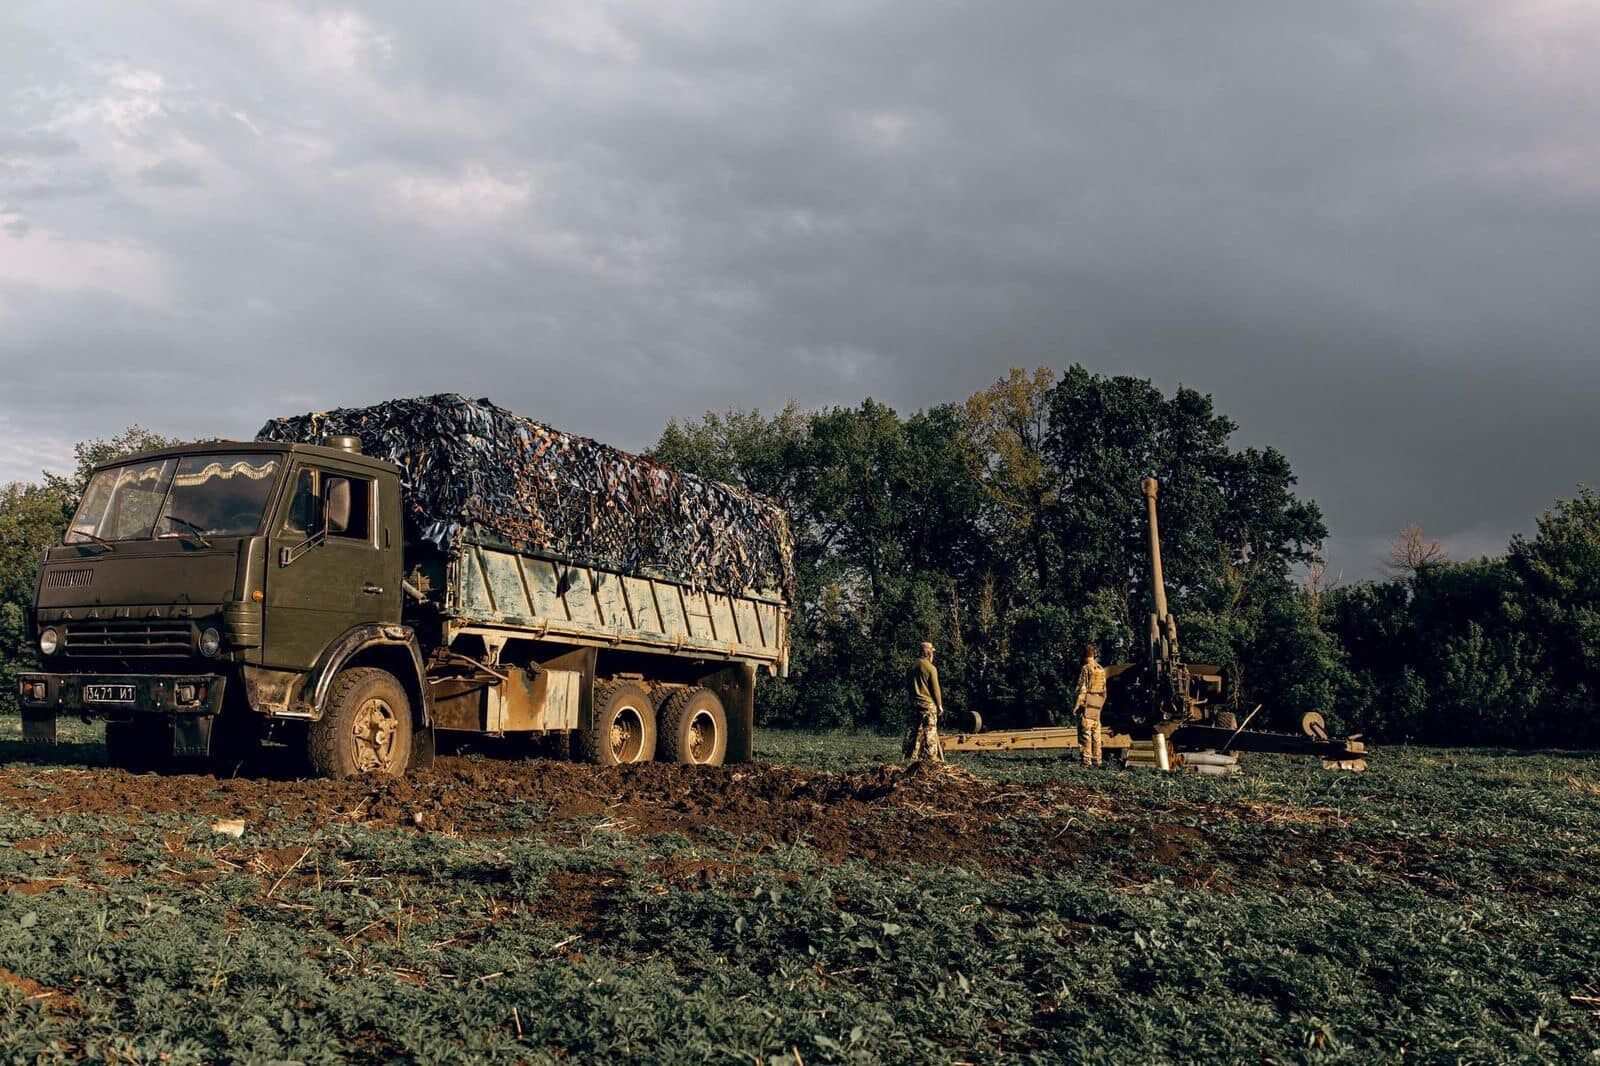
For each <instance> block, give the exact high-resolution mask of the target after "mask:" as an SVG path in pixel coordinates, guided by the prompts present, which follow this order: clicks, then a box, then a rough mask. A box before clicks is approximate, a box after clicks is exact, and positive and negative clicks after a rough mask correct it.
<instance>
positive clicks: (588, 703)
mask: <svg viewBox="0 0 1600 1066" xmlns="http://www.w3.org/2000/svg"><path fill="white" fill-rule="evenodd" d="M430 399H431V400H438V399H441V398H430ZM443 399H445V400H446V401H447V402H450V403H457V404H458V405H464V406H458V407H456V408H449V410H453V411H456V412H457V413H458V414H459V413H460V412H467V413H469V414H472V415H474V416H475V417H479V418H487V419H488V421H489V423H490V425H491V428H492V427H494V426H499V427H500V429H499V430H496V431H495V432H494V433H491V437H492V438H493V439H494V440H496V441H498V442H499V443H497V444H495V445H494V447H492V448H490V449H488V451H487V452H486V451H485V450H484V445H483V439H482V437H481V436H479V435H473V434H458V435H457V437H455V438H450V439H448V440H445V441H444V442H443V443H441V442H440V441H438V440H431V439H426V438H431V437H436V436H437V434H438V431H437V430H426V429H424V430H423V431H422V433H421V434H420V435H419V433H417V432H408V431H407V430H406V428H405V426H406V425H407V421H406V419H407V417H410V418H411V419H412V422H415V418H414V416H405V417H400V416H396V417H397V418H398V423H399V424H400V425H401V427H402V428H401V430H400V431H399V432H398V436H397V435H396V433H395V432H389V437H390V439H389V441H388V445H389V448H390V452H391V456H392V457H393V458H395V459H398V460H399V462H394V461H390V460H389V458H384V457H379V456H376V455H372V454H368V453H367V452H366V451H365V450H364V449H363V447H362V442H361V441H360V440H359V439H357V438H356V437H355V436H351V435H346V434H332V433H324V434H321V435H320V436H319V439H320V440H321V443H305V442H301V441H281V440H265V441H261V440H258V441H254V442H249V443H239V442H231V441H218V442H214V443H209V444H196V445H188V446H183V447H175V448H165V449H161V450H157V451H151V452H146V453H144V454H141V455H138V456H135V457H133V458H129V459H125V460H119V461H117V462H114V463H110V464H107V465H105V466H102V467H100V468H98V469H97V470H96V471H95V472H94V475H93V477H92V479H91V481H90V483H89V486H88V489H87V491H86V492H85V494H84V497H83V500H82V503H81V504H80V506H79V507H78V510H77V513H76V514H75V515H74V517H73V519H72V522H71V525H70V527H69V528H68V531H67V533H66V534H65V536H64V538H63V542H62V543H61V544H59V545H57V546H55V547H52V548H51V549H49V551H48V552H47V553H46V554H45V557H44V559H43V562H42V565H41V567H40V573H39V579H38V587H37V591H36V596H35V607H34V616H33V623H34V630H35V633H36V636H37V640H38V648H39V653H40V655H41V657H42V662H43V663H44V665H45V666H46V670H45V671H43V672H38V673H29V674H25V675H23V676H22V677H21V679H20V687H21V692H20V696H21V702H22V714H23V723H24V731H25V734H26V735H27V736H28V737H30V738H33V739H36V740H41V741H50V740H53V739H54V737H55V729H56V720H57V717H58V716H59V715H63V714H68V715H82V716H85V717H86V718H95V717H97V718H102V719H104V720H105V727H106V734H105V735H106V745H107V749H108V752H109V757H110V760H111V761H112V762H113V763H114V764H116V765H120V766H124V767H128V768H147V767H155V766H157V765H159V764H161V763H163V762H164V761H166V760H168V759H171V758H174V757H183V756H191V757H203V756H208V755H210V756H216V757H220V758H233V757H234V756H236V755H238V754H240V753H244V752H248V751H250V750H251V749H253V747H254V746H255V745H256V744H258V743H260V742H261V741H263V740H267V739H271V740H273V741H276V742H281V743H287V744H289V745H291V746H293V747H295V748H297V749H299V750H301V751H303V752H304V753H305V756H306V759H307V760H308V762H309V767H310V769H312V770H313V771H314V772H316V773H319V774H322V775H327V776H335V777H343V776H351V775H362V774H391V775H398V774H402V773H404V772H405V770H406V769H407V768H408V767H416V766H419V765H423V764H425V763H427V762H428V761H429V760H430V759H431V758H432V756H433V753H434V751H435V743H436V737H443V738H446V739H448V738H449V737H450V736H452V735H454V736H456V737H460V736H464V735H470V734H488V735H491V736H495V737H506V738H518V737H520V738H523V739H524V740H527V739H531V738H540V737H544V738H550V739H552V740H553V741H555V743H554V744H553V745H552V746H553V747H559V748H560V749H561V750H563V751H567V750H570V752H571V753H572V754H574V755H575V756H577V757H579V758H582V759H584V760H587V761H589V762H592V763H597V764H601V765H614V764H618V763H631V762H643V761H648V760H652V759H664V760H671V761H674V762H680V763H696V764H705V765H714V764H719V763H722V762H723V761H725V760H727V761H739V760H745V759H749V758H750V756H751V741H752V730H753V722H754V697H755V688H756V675H757V672H758V671H766V672H767V673H769V674H772V675H783V674H785V673H786V672H787V668H788V655H789V645H788V619H789V607H788V602H787V597H786V595H785V590H784V588H782V587H781V584H782V583H781V582H780V581H774V582H773V586H774V587H767V588H754V587H742V588H728V587H723V588H717V587H710V586H709V585H708V583H707V581H706V580H705V575H706V573H708V572H710V571H708V570H707V569H706V568H705V567H704V566H701V567H700V568H699V569H696V566H695V561H694V559H690V560H689V562H688V563H686V564H685V565H684V566H682V567H680V568H679V570H678V572H676V573H667V572H665V570H664V569H663V568H662V567H661V565H659V564H660V563H661V560H660V559H659V558H656V559H649V558H646V559H642V560H641V559H638V558H635V556H637V554H638V553H637V552H636V551H634V548H635V547H636V546H635V545H634V544H633V543H632V541H631V540H630V537H631V534H629V535H624V536H622V537H621V538H620V539H618V540H617V543H616V545H614V550H613V551H612V552H611V554H610V555H609V556H607V555H606V553H604V552H596V553H593V557H592V558H587V559H586V558H584V557H583V555H582V552H583V547H584V545H583V536H582V530H583V529H585V528H595V527H594V525H593V522H594V516H595V515H597V514H600V513H601V511H602V510H603V509H604V508H610V509H612V510H616V509H617V508H619V507H620V508H624V509H625V508H626V507H627V506H629V504H628V503H627V501H626V500H623V501H621V502H620V503H619V502H618V500H617V498H616V497H617V489H616V486H617V484H619V483H620V482H619V478H620V477H622V475H619V474H617V473H616V471H618V470H621V471H623V472H624V473H625V474H627V476H628V477H631V478H633V480H634V481H636V482H638V483H640V484H646V485H649V486H652V489H651V493H647V494H643V495H644V496H647V497H648V498H645V499H643V501H642V502H641V503H639V504H638V506H639V507H641V508H646V507H654V508H655V512H656V518H655V519H654V520H653V524H652V525H651V526H650V528H651V529H654V530H655V533H654V534H652V535H653V536H655V538H656V539H657V540H660V541H662V542H663V543H667V542H669V541H670V542H671V543H672V544H675V545H677V546H678V549H677V550H679V554H680V556H684V557H685V558H687V556H685V555H684V553H685V552H687V553H688V555H694V553H695V552H696V551H698V552H699V553H700V556H702V557H703V556H705V555H706V553H707V552H714V551H722V552H723V554H727V552H728V548H727V542H728V541H729V539H730V534H729V533H728V531H726V530H723V531H720V532H717V533H716V538H715V541H714V543H713V542H710V541H707V539H706V532H705V531H704V530H699V529H695V528H689V527H690V526H692V525H693V522H694V513H695V512H694V508H693V507H691V506H689V505H688V504H686V503H684V501H683V499H681V498H680V497H686V496H687V497H692V499H693V500H708V499H709V500H712V501H713V502H715V501H718V500H720V501H722V504H723V505H724V506H725V507H726V506H734V507H735V508H736V509H741V508H742V509H743V510H742V511H741V513H745V512H751V513H755V514H756V515H757V517H758V518H760V519H761V521H762V522H765V523H770V529H771V530H774V531H776V533H775V535H776V536H778V537H779V539H781V543H776V542H774V543H776V548H775V549H774V550H777V551H779V552H781V553H783V558H782V562H783V563H784V565H788V558H787V554H786V553H787V552H788V551H789V548H788V542H787V527H786V525H785V524H784V522H783V520H782V517H781V513H780V514H777V515H774V514H773V513H772V509H771V505H770V504H768V503H766V502H765V501H761V500H760V499H759V498H752V497H749V495H748V494H739V493H738V491H737V490H734V489H731V488H729V487H727V486H719V485H716V484H715V483H710V482H705V481H702V480H700V479H691V478H689V476H688V475H683V474H679V473H677V472H675V471H668V470H666V468H663V467H661V466H660V465H659V464H653V463H650V462H649V461H648V460H644V459H640V458H638V457H633V456H627V455H626V454H625V453H620V452H617V451H615V450H614V449H607V448H605V446H603V445H598V444H595V443H594V442H592V441H586V440H584V439H583V438H575V437H569V436H566V435H564V434H558V433H555V431H551V430H548V427H542V426H539V425H538V424H537V423H529V422H527V421H526V420H521V419H518V418H517V416H512V415H510V413H509V412H504V411H501V410H500V409H498V408H493V407H492V406H487V407H486V406H485V405H486V404H487V401H465V400H462V398H460V397H448V398H443ZM398 402H399V401H397V403H398ZM417 402H418V403H422V404H427V403H428V402H430V401H417ZM436 406H437V405H436ZM424 409H426V408H424ZM371 410H375V409H365V410H364V411H357V412H354V413H353V414H352V418H353V419H354V421H355V422H357V423H360V422H361V418H360V417H355V416H361V415H364V414H366V413H367V412H369V411H371ZM485 411H488V412H490V413H489V414H487V415H485V413H484V412H485ZM391 414H392V412H391ZM335 421H336V420H335ZM350 421H351V419H346V422H350ZM369 421H370V420H369ZM395 423H396V418H391V419H390V422H389V423H387V424H390V425H391V429H392V425H393V424H395ZM312 424H313V425H314V424H315V422H313V423H312ZM323 424H330V423H328V422H327V420H326V419H324V423H323ZM530 426H531V427H534V429H535V430H538V431H540V432H542V433H543V436H542V437H541V436H539V435H538V434H537V433H534V432H531V431H530V429H529V427H530ZM412 429H415V426H412ZM279 430H281V425H280V426H279ZM269 431H271V432H269ZM274 432H276V433H277V435H279V436H283V435H285V434H284V433H282V432H278V431H275V430H273V424H271V423H269V427H268V430H267V431H264V432H263V436H271V435H273V433H274ZM482 432H483V431H482V430H480V431H479V433H480V434H481V433H482ZM287 435H291V436H292V435H294V434H287ZM541 440H542V441H543V442H544V444H545V445H546V446H548V444H549V443H550V441H551V440H557V441H558V443H559V444H560V445H561V448H562V449H564V454H566V455H568V456H569V458H571V457H572V456H576V457H577V458H578V459H582V460H584V461H585V463H587V465H588V467H593V466H595V461H591V457H592V456H593V455H600V457H601V459H602V460H603V462H601V463H600V464H599V467H598V468H599V469H604V470H609V471H611V473H610V474H608V475H606V476H605V477H604V478H602V480H601V482H599V483H596V484H593V485H591V486H589V487H585V486H584V485H582V484H565V485H563V484H555V481H554V479H553V478H552V477H550V476H547V474H548V472H547V471H543V468H541V466H540V463H539V460H540V459H541V457H542V456H543V455H545V454H546V451H547V449H546V448H544V447H541V448H539V449H538V451H539V452H540V455H535V454H534V451H535V445H536V444H537V443H538V441H541ZM463 441H464V442H465V443H462V442H463ZM467 444H470V445H471V446H472V447H474V448H476V449H477V451H475V452H472V453H471V456H470V459H469V461H470V463H471V464H472V468H471V469H466V468H463V467H462V466H461V465H460V464H457V465H456V466H455V467H451V466H449V465H448V464H445V465H443V466H441V464H440V463H439V462H437V459H438V454H439V453H440V450H441V449H444V450H446V451H448V449H449V448H451V447H458V446H459V447H466V445H467ZM402 463H404V464H409V468H408V467H407V466H403V465H401V464H402ZM429 464H432V465H431V466H430V465H429ZM508 465H516V466H517V467H518V469H519V470H520V471H521V474H520V477H521V481H516V479H513V491H511V492H510V493H509V494H507V496H506V498H505V499H502V500H500V501H499V502H498V503H497V504H495V506H494V507H486V505H485V498H486V497H487V496H489V495H492V493H490V492H489V490H488V489H486V488H485V487H484V485H485V484H486V483H487V482H485V481H484V479H485V478H492V477H499V478H500V479H501V482H502V483H504V480H505V478H504V470H503V468H504V467H505V466H508ZM568 465H569V466H572V465H573V464H572V463H571V462H569V464H568ZM575 468H576V467H575ZM585 468H587V467H585ZM468 475H471V478H468ZM454 478H468V480H470V481H471V484H470V486H468V488H467V489H466V490H462V489H461V486H460V485H459V484H457V483H456V482H455V481H454V480H451V479H454ZM623 480H626V478H623ZM536 481H537V482H538V485H537V486H536V485H535V482H536ZM516 485H522V486H523V489H524V490H526V492H530V493H531V492H532V491H533V489H534V488H536V487H537V488H538V491H539V492H540V493H541V494H542V501H541V502H540V504H539V506H533V505H532V504H529V503H528V501H527V499H524V498H522V497H520V496H519V495H518V490H516ZM686 485H687V486H688V487H687V488H685V487H684V486H686ZM663 486H665V488H663ZM674 487H676V488H674ZM669 490H670V491H669ZM690 490H692V491H690ZM452 493H454V494H455V496H459V497H460V500H461V501H464V502H460V503H459V504H458V505H452V506H454V507H455V510H453V511H450V513H448V514H445V515H443V516H442V517H441V512H440V509H439V507H438V506H437V501H438V499H440V498H442V497H444V496H450V495H451V494H452ZM674 493H675V495H674ZM430 494H431V495H430ZM729 494H732V495H729ZM422 497H427V498H422ZM552 500H556V501H558V503H559V506H560V507H561V508H565V511H563V512H562V513H564V514H568V515H569V517H568V519H565V520H563V521H565V524H566V527H568V528H569V529H576V530H578V532H577V533H576V534H573V535H572V536H569V537H568V538H567V540H566V541H565V542H559V543H558V541H557V539H553V538H552V537H551V536H550V535H549V531H550V529H551V528H553V526H557V525H560V524H561V522H559V521H557V520H556V518H558V517H559V516H556V517H552V515H553V513H554V510H555V509H556V507H557V504H556V503H552V502H551V501H552ZM730 500H731V501H733V503H732V504H729V503H728V501H730ZM664 501H666V502H672V501H676V502H675V503H674V505H673V508H672V509H669V508H667V505H666V502H664ZM703 509H704V508H703V507H702V510H703ZM752 509H754V510H753V511H752ZM491 510H494V511H497V513H501V514H502V515H503V516H504V517H505V521H502V522H500V523H499V526H500V528H501V529H502V533H499V534H497V533H495V532H494V529H493V528H486V525H487V527H493V526H494V525H495V523H494V522H492V521H487V520H488V519H489V518H492V517H493V516H492V515H489V514H488V511H491ZM585 514H587V515H589V522H590V525H589V526H584V525H583V524H582V522H583V516H584V515H585ZM572 516H576V517H572ZM663 516H666V517H663ZM673 516H676V517H675V518H673ZM669 518H673V520H671V521H669V520H668V519H669ZM575 523H576V524H575ZM634 525H635V526H637V525H638V523H635V524H634ZM624 528H628V529H632V528H634V526H626V527H624ZM638 528H639V529H643V528H644V527H643V526H639V527H638ZM521 529H533V530H534V533H530V534H527V535H523V534H521V533H518V532H517V530H521ZM505 530H510V531H511V533H510V534H505V533H504V531H505ZM639 535H640V536H644V534H643V533H640V534H639ZM746 538H747V540H748V531H746ZM614 539H615V538H614ZM732 539H733V541H735V542H738V540H739V538H738V537H737V536H733V537H732ZM769 539H770V538H769ZM708 543H710V544H711V547H710V548H707V547H706V545H707V544H708ZM541 545H543V546H541ZM697 545H698V547H696V546H697ZM556 547H560V548H562V549H564V550H555V549H556ZM735 547H737V548H738V549H739V551H738V552H735V553H734V556H735V558H737V559H742V558H745V557H746V556H747V555H748V548H749V545H748V543H736V544H735ZM761 547H763V548H764V549H773V544H765V543H764V544H763V545H761ZM628 553H632V554H631V555H629V554H628ZM741 553H742V554H741ZM625 555H626V556H627V557H626V558H625V557H624V556H625ZM596 559H599V560H600V561H596ZM606 559H609V560H610V561H609V563H608V562H606V561H605V560H606ZM700 561H701V562H702V563H703V562H704V558H701V559H700ZM747 570H748V568H747Z"/></svg>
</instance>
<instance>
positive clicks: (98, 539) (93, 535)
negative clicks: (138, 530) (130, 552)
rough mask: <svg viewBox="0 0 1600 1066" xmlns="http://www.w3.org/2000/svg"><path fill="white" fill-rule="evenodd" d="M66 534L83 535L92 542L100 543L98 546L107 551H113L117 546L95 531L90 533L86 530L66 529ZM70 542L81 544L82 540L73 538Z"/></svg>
mask: <svg viewBox="0 0 1600 1066" xmlns="http://www.w3.org/2000/svg"><path fill="white" fill-rule="evenodd" d="M67 535H68V536H73V537H84V538H86V539H88V540H91V541H93V542H94V543H96V544H98V545H100V547H102V548H104V549H105V550H106V551H108V552H114V551H116V550H117V546H116V545H115V544H113V543H111V542H110V541H109V540H107V539H106V538H104V537H102V536H100V535H98V534H96V533H90V532H88V531H87V530H82V529H69V530H67ZM72 543H74V544H81V543H83V541H78V540H75V541H73V542H72Z"/></svg>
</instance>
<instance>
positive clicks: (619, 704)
mask: <svg viewBox="0 0 1600 1066" xmlns="http://www.w3.org/2000/svg"><path fill="white" fill-rule="evenodd" d="M593 706H594V711H593V713H592V714H591V715H590V716H589V718H590V720H589V726H588V728H587V729H582V730H579V732H578V754H579V757H580V758H582V760H583V761H584V762H587V763H594V764H595V765H596V766H619V765H621V764H623V763H633V762H649V761H650V760H651V758H652V757H654V755H655V753H656V711H655V706H654V704H652V703H651V701H650V692H649V690H648V689H646V688H645V687H644V686H643V685H641V684H639V683H638V682H637V681H607V682H605V683H604V684H599V685H596V686H595V687H594V704H593Z"/></svg>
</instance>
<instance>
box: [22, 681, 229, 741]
mask: <svg viewBox="0 0 1600 1066" xmlns="http://www.w3.org/2000/svg"><path fill="white" fill-rule="evenodd" d="M17 681H18V687H19V690H20V691H19V697H20V700H21V704H22V733H23V736H24V737H25V738H26V739H28V740H41V741H46V742H53V741H54V740H55V739H56V716H57V715H58V714H76V715H82V716H84V717H99V718H111V719H115V720H117V721H125V720H128V719H132V718H142V717H145V716H156V715H161V716H166V717H170V718H172V719H173V720H174V722H175V724H177V725H178V726H179V728H180V730H182V728H183V726H184V724H185V723H196V720H197V719H207V720H208V721H207V724H209V719H210V718H211V717H213V716H215V715H216V714H218V713H220V712H221V710H222V696H223V691H224V689H225V688H226V687H227V678H226V677H224V676H223V675H221V674H23V675H21V676H20V677H19V678H18V679H17ZM41 686H42V690H43V691H42V694H41Z"/></svg>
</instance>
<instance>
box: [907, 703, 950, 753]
mask: <svg viewBox="0 0 1600 1066" xmlns="http://www.w3.org/2000/svg"><path fill="white" fill-rule="evenodd" d="M900 748H901V750H902V751H904V752H905V755H906V758H908V759H910V760H911V761H912V762H921V761H922V760H924V759H926V760H929V761H931V762H944V749H943V748H941V747H940V746H939V708H937V707H935V706H933V705H932V704H931V703H930V704H927V705H923V704H918V705H917V706H916V708H915V709H914V710H913V713H912V718H911V728H910V729H908V730H907V731H906V739H905V743H903V744H902V745H901V746H900Z"/></svg>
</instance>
